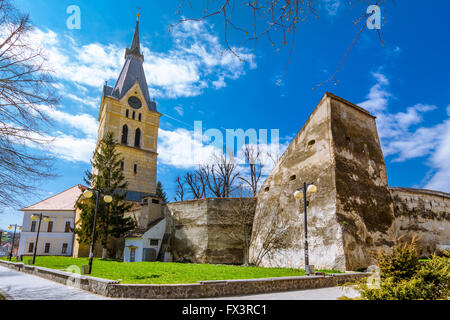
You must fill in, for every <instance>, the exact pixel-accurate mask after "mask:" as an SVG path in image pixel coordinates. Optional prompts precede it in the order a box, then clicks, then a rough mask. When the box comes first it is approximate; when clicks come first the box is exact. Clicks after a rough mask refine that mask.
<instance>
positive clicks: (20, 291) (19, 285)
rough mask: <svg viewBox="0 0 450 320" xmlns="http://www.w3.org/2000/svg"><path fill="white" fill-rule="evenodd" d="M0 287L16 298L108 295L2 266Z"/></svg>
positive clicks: (52, 298)
mask: <svg viewBox="0 0 450 320" xmlns="http://www.w3.org/2000/svg"><path fill="white" fill-rule="evenodd" d="M0 289H1V290H2V291H3V292H4V293H6V295H7V296H9V298H12V299H14V300H104V299H108V298H106V297H103V296H100V295H96V294H93V293H89V292H87V291H84V290H81V289H76V288H72V287H68V286H65V285H62V284H60V283H57V282H54V281H50V280H47V279H44V278H41V277H37V276H33V275H30V274H27V273H23V272H18V271H14V270H11V269H8V268H5V267H3V266H0Z"/></svg>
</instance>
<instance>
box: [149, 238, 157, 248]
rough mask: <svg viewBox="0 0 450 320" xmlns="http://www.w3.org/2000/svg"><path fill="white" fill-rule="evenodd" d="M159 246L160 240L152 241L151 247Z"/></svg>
mask: <svg viewBox="0 0 450 320" xmlns="http://www.w3.org/2000/svg"><path fill="white" fill-rule="evenodd" d="M158 244H159V240H158V239H150V245H151V246H157V245H158Z"/></svg>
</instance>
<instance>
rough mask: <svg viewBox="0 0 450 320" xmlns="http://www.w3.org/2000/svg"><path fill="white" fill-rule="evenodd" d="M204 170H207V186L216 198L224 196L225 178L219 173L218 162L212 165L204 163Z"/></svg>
mask: <svg viewBox="0 0 450 320" xmlns="http://www.w3.org/2000/svg"><path fill="white" fill-rule="evenodd" d="M202 167H203V170H205V171H206V172H207V175H206V177H207V180H206V182H207V186H208V189H209V191H210V192H211V193H212V194H213V196H215V197H216V198H224V197H225V195H224V188H223V180H222V179H221V177H220V176H219V174H217V170H216V164H211V165H203V166H202Z"/></svg>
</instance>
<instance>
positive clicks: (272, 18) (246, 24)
mask: <svg viewBox="0 0 450 320" xmlns="http://www.w3.org/2000/svg"><path fill="white" fill-rule="evenodd" d="M348 4H349V5H350V7H351V8H355V7H357V6H360V9H359V10H361V14H360V15H359V17H358V18H357V19H355V20H354V21H353V23H354V24H355V25H357V24H359V23H362V28H361V30H360V31H359V33H358V34H357V35H356V37H355V38H354V40H353V42H352V43H351V45H350V47H349V49H348V51H347V52H346V53H345V55H344V57H343V59H342V60H341V63H340V65H339V67H338V68H337V70H336V72H335V73H334V74H333V75H332V76H331V77H330V78H329V79H328V80H326V81H325V82H323V83H321V84H319V86H320V85H322V84H324V83H327V82H329V81H332V80H335V79H336V75H337V73H338V72H339V70H340V68H341V66H342V64H343V62H344V61H345V58H346V57H347V55H348V53H349V51H350V50H351V48H352V47H353V45H354V44H355V42H356V40H357V39H358V38H359V36H360V35H361V33H362V31H363V30H364V29H365V28H366V24H365V19H364V18H368V17H369V15H368V14H367V13H366V9H367V6H368V5H369V4H375V5H378V6H379V7H381V8H382V9H384V11H385V7H386V0H376V1H375V3H369V1H367V0H353V1H350V0H348ZM325 5H326V4H325V3H324V2H322V3H321V1H314V0H295V1H293V0H244V1H241V2H239V1H235V0H216V1H211V0H205V1H204V5H201V7H202V11H201V12H202V13H201V14H200V17H198V18H185V17H184V15H185V13H184V9H185V7H187V6H188V7H189V8H190V9H191V10H194V7H193V5H192V3H191V1H190V0H179V6H178V10H177V14H182V15H183V16H182V18H181V19H179V21H178V22H177V23H176V24H173V25H171V28H173V27H175V26H177V25H178V24H180V23H183V22H186V21H202V20H205V19H211V18H213V17H221V18H222V20H223V26H224V38H225V44H226V50H228V51H230V52H231V53H232V54H233V55H235V56H236V57H238V58H239V59H241V61H242V60H243V59H242V58H241V56H240V55H239V50H238V49H239V48H241V47H242V46H244V45H246V44H247V43H253V45H254V47H255V48H256V46H257V43H258V41H259V40H260V39H266V40H267V41H268V42H269V43H270V44H271V45H272V46H273V47H274V48H275V50H276V51H277V52H278V51H280V50H281V48H283V47H285V46H288V47H289V55H288V59H287V63H286V66H285V69H284V72H283V74H282V76H281V77H280V80H279V81H281V79H282V78H283V77H284V75H285V73H286V70H287V68H288V66H289V62H290V60H291V57H292V52H293V48H294V43H295V38H296V31H297V28H298V27H299V24H300V23H302V22H303V23H304V22H305V21H307V20H308V19H309V18H310V17H312V18H319V17H320V10H321V9H322V8H323V7H324V6H325ZM245 16H247V17H249V18H248V19H245V18H244V19H242V17H245ZM238 19H239V22H238V21H237V20H238ZM232 31H234V32H235V34H237V35H238V36H241V37H242V41H241V42H240V43H239V44H238V45H237V46H233V45H231V44H230V42H229V37H230V34H231V32H232ZM377 32H378V35H379V37H380V41H381V43H382V44H383V45H384V42H383V40H382V39H381V33H380V30H377ZM335 83H337V82H335Z"/></svg>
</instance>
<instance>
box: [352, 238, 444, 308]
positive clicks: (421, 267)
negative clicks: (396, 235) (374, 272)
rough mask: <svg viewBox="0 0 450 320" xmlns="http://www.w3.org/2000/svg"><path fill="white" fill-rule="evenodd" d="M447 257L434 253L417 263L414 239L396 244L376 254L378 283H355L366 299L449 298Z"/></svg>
mask: <svg viewBox="0 0 450 320" xmlns="http://www.w3.org/2000/svg"><path fill="white" fill-rule="evenodd" d="M449 257H450V254H449V252H446V253H445V255H444V256H443V257H439V256H437V255H433V256H432V257H431V258H430V259H429V260H428V261H424V262H420V261H419V257H418V255H417V251H416V249H415V244H414V241H413V242H412V243H410V244H399V245H397V246H396V247H395V248H394V249H393V250H392V253H387V252H379V253H378V255H377V257H376V261H377V264H378V267H379V269H380V274H379V276H380V279H379V282H378V284H377V285H372V284H371V283H370V282H369V281H367V279H365V280H363V281H361V282H359V283H358V284H357V286H356V289H357V290H359V292H360V294H361V298H362V299H366V300H413V299H414V300H417V299H421V300H422V299H425V300H431V299H433V300H437V299H448V298H449V297H450V258H449ZM372 278H373V277H372Z"/></svg>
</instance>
